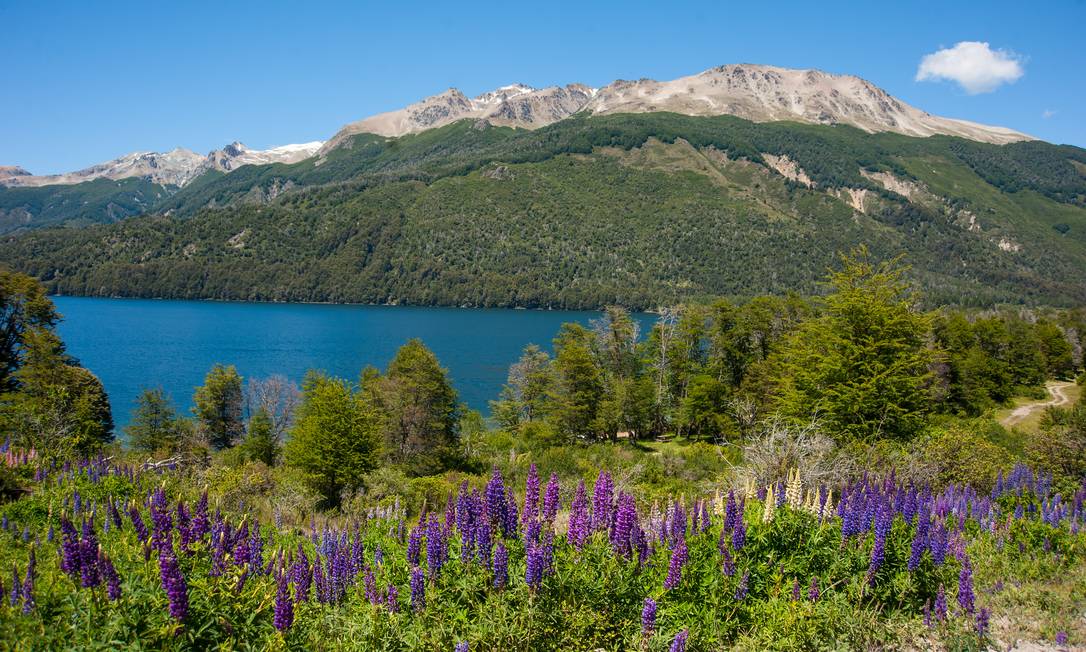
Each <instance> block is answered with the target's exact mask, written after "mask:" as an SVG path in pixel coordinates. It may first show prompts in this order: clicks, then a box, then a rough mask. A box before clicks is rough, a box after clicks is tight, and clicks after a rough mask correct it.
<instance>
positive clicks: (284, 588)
mask: <svg viewBox="0 0 1086 652" xmlns="http://www.w3.org/2000/svg"><path fill="white" fill-rule="evenodd" d="M273 624H274V625H275V628H276V629H277V630H279V631H281V632H285V631H287V630H288V629H290V626H291V625H293V624H294V603H293V602H292V601H291V599H290V584H289V583H288V581H287V575H286V573H280V574H279V578H278V581H277V586H276V592H275V617H274V620H273Z"/></svg>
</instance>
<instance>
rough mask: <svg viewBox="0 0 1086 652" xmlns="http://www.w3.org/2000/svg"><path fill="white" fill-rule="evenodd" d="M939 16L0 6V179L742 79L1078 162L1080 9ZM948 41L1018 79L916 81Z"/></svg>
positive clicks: (600, 7) (651, 5) (1084, 54)
mask: <svg viewBox="0 0 1086 652" xmlns="http://www.w3.org/2000/svg"><path fill="white" fill-rule="evenodd" d="M950 4H951V3H947V2H934V3H913V2H910V3H855V4H851V3H834V2H809V1H807V2H802V3H794V4H792V3H753V2H743V3H732V2H722V1H719V0H718V1H716V2H705V3H684V2H636V1H633V0H623V1H619V2H614V1H606V2H585V1H582V2H577V3H568V4H567V3H562V2H557V1H554V2H543V3H540V2H533V3H516V2H503V3H487V2H474V3H451V2H446V3H434V4H425V3H411V2H406V1H403V2H398V3H381V4H373V5H369V4H365V3H360V2H342V3H338V2H319V1H317V0H310V1H309V2H296V3H279V2H274V1H271V0H265V1H263V2H258V3H256V2H254V3H243V2H226V3H223V2H214V3H199V2H175V3H165V2H161V3H160V2H146V1H144V2H138V3H136V2H134V3H119V2H118V3H110V2H48V1H35V2H18V1H17V0H0V61H2V62H3V65H2V66H0V89H2V95H0V164H17V165H22V166H23V167H26V168H27V169H29V170H30V171H31V172H34V173H36V174H45V173H53V172H59V171H65V170H72V169H77V168H80V167H84V166H86V165H89V164H91V163H95V162H99V161H102V160H107V159H110V158H114V157H116V156H119V155H121V154H124V153H127V152H130V151H134V150H159V151H162V150H167V149H171V148H173V147H175V146H184V147H188V148H190V149H193V150H196V151H198V152H201V153H203V152H207V151H209V150H211V149H214V148H217V147H220V146H222V145H224V144H226V143H228V142H230V141H232V140H235V139H236V140H241V141H242V142H244V143H246V144H247V145H249V146H250V147H255V148H265V147H270V146H274V145H280V144H285V143H295V142H304V141H309V140H319V139H324V138H327V137H328V136H330V135H331V134H332V133H334V132H335V131H336V129H338V127H339V126H341V125H342V124H344V123H347V122H350V121H353V120H357V119H359V118H362V117H365V116H367V115H370V114H373V113H377V112H380V111H385V110H389V109H393V108H397V107H399V106H402V105H404V104H407V103H409V102H412V101H414V100H416V99H418V98H421V97H423V96H426V95H429V94H432V93H436V92H439V91H441V90H443V89H445V88H447V87H449V86H456V87H458V88H460V89H461V90H463V91H464V92H466V93H469V94H476V93H479V92H482V91H485V90H489V89H491V88H493V87H497V86H501V85H504V84H508V83H511V82H514V81H516V82H523V83H527V84H530V85H533V86H546V85H551V84H559V83H569V82H583V83H586V84H591V85H603V84H606V83H608V82H610V81H612V80H614V79H616V78H627V79H628V78H639V77H651V78H656V79H668V78H674V77H678V76H682V75H688V74H693V73H696V72H699V71H701V70H704V69H706V68H709V67H712V66H715V65H719V64H724V63H740V62H748V63H766V64H773V65H779V66H786V67H795V68H821V69H823V70H827V71H830V72H838V73H850V74H855V75H859V76H861V77H864V78H866V79H868V80H870V81H872V82H874V83H875V84H877V85H879V86H881V87H883V88H885V89H886V90H887V91H889V92H890V93H891V94H893V95H896V96H898V97H899V98H901V99H903V100H905V101H906V102H909V103H910V104H913V105H915V106H918V107H920V108H922V109H924V110H926V111H929V112H931V113H935V114H939V115H945V116H949V117H957V118H964V119H969V120H974V121H977V122H984V123H990V124H997V125H1003V126H1007V127H1012V128H1014V129H1018V130H1020V131H1024V132H1027V133H1030V134H1033V135H1035V136H1038V137H1040V138H1043V139H1045V140H1049V141H1053V142H1061V143H1072V144H1076V145H1079V146H1086V108H1084V106H1086V48H1083V47H1082V42H1083V41H1082V39H1083V36H1082V27H1083V25H1086V3H1084V2H1082V1H1081V0H1078V1H1074V0H1072V1H1068V2H1033V3H1022V2H1014V3H1010V2H1008V3H1003V2H985V3H959V4H958V6H949V5H950ZM962 41H976V42H985V43H988V44H989V45H990V49H991V50H992V51H997V52H998V51H1005V52H1006V53H1007V54H1006V56H1007V57H1009V59H1010V60H1013V61H1014V62H1015V64H1016V65H1017V66H1018V67H1019V68H1018V69H1019V71H1020V72H1021V76H1020V77H1019V78H1018V79H1017V81H1014V82H1013V83H1002V84H999V83H997V84H996V86H997V87H996V88H995V89H994V90H990V92H978V93H976V94H970V92H968V91H967V90H966V88H964V87H963V86H962V85H960V84H957V83H954V82H952V81H917V80H916V78H917V71H918V66H919V64H920V61H921V59H922V58H923V57H924V56H925V55H929V54H932V53H935V52H937V51H938V50H940V49H946V48H952V47H953V46H955V44H957V43H959V42H962ZM980 85H981V86H985V85H990V84H983V83H981V84H980ZM972 88H973V90H974V91H975V90H977V88H978V86H977V85H976V84H974V85H973V86H972ZM1045 116H1047V117H1045Z"/></svg>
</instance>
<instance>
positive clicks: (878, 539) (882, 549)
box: [867, 500, 894, 586]
mask: <svg viewBox="0 0 1086 652" xmlns="http://www.w3.org/2000/svg"><path fill="white" fill-rule="evenodd" d="M891 510H892V507H891V506H890V504H889V502H887V501H885V500H884V501H882V504H881V505H879V507H878V510H877V512H876V515H875V545H874V546H873V547H872V548H871V562H870V563H869V564H868V567H867V583H868V584H870V585H872V586H874V584H875V574H876V573H878V571H879V568H881V567H882V562H883V561H884V560H885V559H886V537H887V536H888V535H889V534H890V527H891V525H892V524H893V520H894V513H893V511H891Z"/></svg>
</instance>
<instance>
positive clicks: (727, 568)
mask: <svg viewBox="0 0 1086 652" xmlns="http://www.w3.org/2000/svg"><path fill="white" fill-rule="evenodd" d="M720 552H721V553H722V554H721V556H722V557H724V575H726V576H727V577H731V576H732V575H735V562H733V561H732V554H731V553H730V552H728V547H727V546H724V547H723V548H721V549H720Z"/></svg>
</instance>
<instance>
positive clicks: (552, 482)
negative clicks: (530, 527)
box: [543, 473, 561, 523]
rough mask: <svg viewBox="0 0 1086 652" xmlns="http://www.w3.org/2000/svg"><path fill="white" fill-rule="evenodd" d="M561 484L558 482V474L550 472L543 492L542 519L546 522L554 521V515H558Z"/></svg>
mask: <svg viewBox="0 0 1086 652" xmlns="http://www.w3.org/2000/svg"><path fill="white" fill-rule="evenodd" d="M560 496H561V486H560V485H559V484H558V474H557V473H552V474H551V477H550V479H549V480H548V481H547V489H546V491H545V492H544V494H543V519H544V520H545V521H547V522H548V523H554V517H555V516H557V515H558V508H559V506H560V504H561V498H560Z"/></svg>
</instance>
